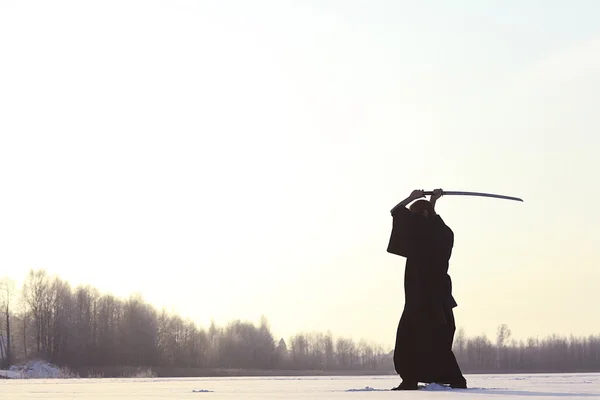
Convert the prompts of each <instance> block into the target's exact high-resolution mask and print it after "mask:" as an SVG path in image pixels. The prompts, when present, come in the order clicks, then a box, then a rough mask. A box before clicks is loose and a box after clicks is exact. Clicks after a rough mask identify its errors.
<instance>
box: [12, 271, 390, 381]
mask: <svg viewBox="0 0 600 400" xmlns="http://www.w3.org/2000/svg"><path fill="white" fill-rule="evenodd" d="M0 286H1V288H2V290H0V292H1V293H2V294H0V315H1V316H2V318H1V319H2V321H3V322H2V323H0V332H2V333H1V334H0V337H2V338H3V339H2V342H3V343H2V345H0V362H1V363H2V364H3V365H2V366H3V367H6V366H9V365H12V364H13V363H15V362H18V361H22V360H27V359H33V358H41V359H44V360H47V361H49V362H51V363H54V364H56V365H59V366H67V367H69V368H71V369H74V370H81V368H82V367H86V368H94V367H110V366H146V367H148V366H149V367H171V368H196V369H197V368H213V369H214V368H226V369H262V370H269V369H289V370H314V369H321V370H350V369H354V370H362V369H365V370H366V369H371V370H381V371H385V370H389V367H390V365H391V359H390V356H389V350H384V349H383V347H382V346H379V345H376V344H373V343H368V342H366V341H365V340H360V341H359V342H355V341H354V340H353V339H352V338H344V337H338V338H334V337H333V335H332V334H331V333H330V332H328V333H316V332H309V333H298V334H296V335H294V336H292V337H290V338H288V340H287V341H286V340H284V339H283V338H280V339H278V340H277V339H276V338H275V337H274V336H273V333H272V331H271V329H270V326H269V323H268V321H267V319H266V317H262V318H261V321H260V323H259V324H258V326H256V325H255V324H253V323H251V322H247V321H240V320H233V321H231V322H229V323H228V324H227V325H225V326H217V325H216V324H215V323H214V322H213V323H211V325H210V326H209V327H208V328H207V329H204V328H201V327H199V326H198V325H197V324H195V323H194V322H193V321H190V320H185V319H183V318H181V317H180V316H179V315H176V314H172V313H168V312H166V311H165V310H157V309H156V308H155V307H153V306H152V305H150V304H148V303H147V302H145V301H144V299H143V298H142V297H141V296H140V295H137V294H135V295H131V296H129V297H128V298H126V299H122V298H117V297H115V296H113V295H112V294H101V293H100V292H99V291H98V290H97V289H96V288H94V287H91V286H89V285H86V286H78V287H76V288H72V287H71V285H70V284H69V283H68V282H66V281H64V280H62V279H60V278H59V277H56V276H50V275H48V273H47V272H46V271H45V270H31V271H29V273H28V275H27V277H26V279H25V281H24V283H23V287H22V288H21V289H20V290H19V291H16V288H15V285H14V284H13V283H12V282H10V281H9V280H8V279H4V280H3V281H2V283H0Z"/></svg>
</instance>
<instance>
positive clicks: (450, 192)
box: [424, 190, 523, 202]
mask: <svg viewBox="0 0 600 400" xmlns="http://www.w3.org/2000/svg"><path fill="white" fill-rule="evenodd" d="M424 194H425V195H429V196H430V195H432V194H433V191H426V192H424ZM442 195H443V196H453V195H458V196H480V197H494V198H497V199H505V200H515V201H521V202H522V201H523V199H520V198H518V197H512V196H505V195H502V194H493V193H480V192H460V191H455V190H454V191H443V192H442Z"/></svg>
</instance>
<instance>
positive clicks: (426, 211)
mask: <svg viewBox="0 0 600 400" xmlns="http://www.w3.org/2000/svg"><path fill="white" fill-rule="evenodd" d="M410 211H411V212H412V213H413V214H419V215H422V216H424V217H430V216H432V215H434V214H435V213H434V211H433V206H432V205H431V203H430V202H429V201H427V200H422V199H421V200H417V201H415V202H414V203H412V204H411V205H410Z"/></svg>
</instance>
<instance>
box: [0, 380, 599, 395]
mask: <svg viewBox="0 0 600 400" xmlns="http://www.w3.org/2000/svg"><path fill="white" fill-rule="evenodd" d="M467 379H468V383H469V386H470V389H466V390H462V389H449V388H446V387H440V386H438V385H431V386H429V387H427V388H425V389H422V390H418V391H410V392H396V391H391V390H389V389H390V388H391V387H393V386H395V385H397V384H398V378H396V377H393V376H363V377H268V378H260V377H253V378H147V379H136V378H124V379H60V380H54V379H53V380H46V379H33V380H29V379H28V380H22V379H18V380H3V381H0V393H1V396H0V398H2V399H5V398H6V399H11V400H33V399H36V400H51V399H63V398H65V399H66V398H69V399H86V400H100V399H128V400H129V399H169V400H184V399H207V398H210V399H211V400H214V399H220V400H233V399H240V398H242V399H244V400H251V399H252V400H253V399H296V400H304V399H306V400H308V399H316V400H325V399H351V400H364V399H369V400H371V399H373V400H380V399H383V400H387V399H398V398H404V399H406V398H410V399H426V400H429V399H443V400H455V399H468V400H525V399H527V400H544V399H553V400H563V399H579V400H581V399H600V374H532V375H470V376H469V375H467Z"/></svg>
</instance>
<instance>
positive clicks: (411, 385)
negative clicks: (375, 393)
mask: <svg viewBox="0 0 600 400" xmlns="http://www.w3.org/2000/svg"><path fill="white" fill-rule="evenodd" d="M418 389H419V386H418V384H417V382H406V381H402V383H401V384H400V385H398V386H396V387H395V388H392V390H418Z"/></svg>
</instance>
